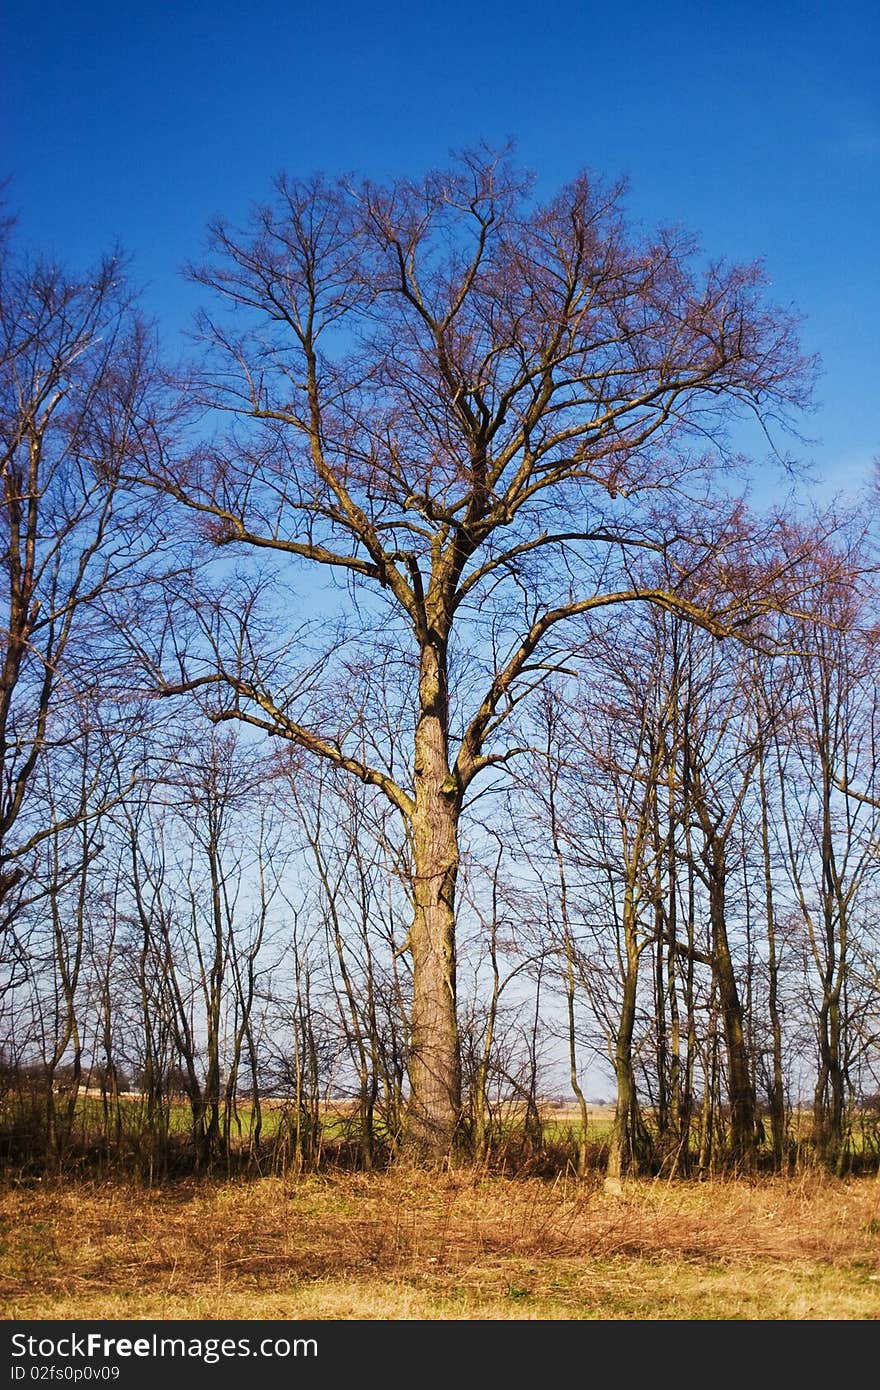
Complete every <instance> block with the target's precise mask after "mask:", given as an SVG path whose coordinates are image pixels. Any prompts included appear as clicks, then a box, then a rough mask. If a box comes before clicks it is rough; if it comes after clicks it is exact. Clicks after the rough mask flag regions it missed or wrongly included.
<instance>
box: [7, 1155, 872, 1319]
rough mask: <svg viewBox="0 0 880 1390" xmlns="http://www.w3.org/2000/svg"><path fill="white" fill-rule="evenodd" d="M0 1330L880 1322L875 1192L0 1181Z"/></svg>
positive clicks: (361, 1179)
mask: <svg viewBox="0 0 880 1390" xmlns="http://www.w3.org/2000/svg"><path fill="white" fill-rule="evenodd" d="M0 1310H2V1316H3V1318H4V1319H35V1318H36V1319H50V1318H51V1319H84V1318H93V1319H141V1318H146V1319H152V1318H161V1319H169V1318H184V1319H198V1320H204V1321H210V1320H212V1319H221V1318H229V1319H247V1320H262V1319H291V1320H294V1319H312V1318H318V1319H341V1320H353V1319H382V1320H402V1319H505V1320H510V1319H555V1320H559V1319H582V1320H597V1319H598V1320H622V1319H639V1320H645V1319H652V1320H656V1319H663V1320H691V1321H693V1320H717V1319H725V1320H732V1319H762V1320H768V1319H770V1320H791V1319H794V1320H807V1319H809V1320H825V1319H828V1320H855V1319H858V1320H866V1319H871V1320H874V1319H878V1318H880V1181H878V1180H877V1179H875V1178H860V1179H851V1180H833V1179H820V1178H818V1177H810V1178H804V1179H798V1180H791V1179H789V1180H786V1179H781V1178H778V1179H777V1178H774V1179H766V1180H761V1181H758V1182H754V1183H749V1182H745V1181H730V1182H711V1183H710V1182H707V1183H698V1182H681V1183H670V1182H633V1183H626V1184H624V1186H623V1190H622V1192H621V1193H619V1194H617V1195H615V1194H614V1193H612V1192H609V1191H606V1190H605V1188H604V1186H603V1185H602V1184H601V1183H600V1182H599V1181H597V1182H595V1183H594V1184H580V1185H579V1184H577V1183H576V1182H574V1181H573V1180H572V1179H568V1178H566V1179H562V1178H560V1179H557V1180H556V1181H553V1182H550V1181H541V1180H539V1179H536V1178H529V1179H518V1180H515V1179H500V1178H494V1179H486V1178H480V1177H478V1176H476V1175H472V1174H468V1173H467V1172H462V1173H452V1174H447V1175H444V1176H443V1177H441V1178H437V1177H434V1178H428V1177H425V1176H423V1175H406V1174H403V1173H393V1174H388V1175H382V1176H378V1175H377V1176H366V1175H363V1174H348V1175H339V1174H334V1175H331V1176H316V1177H308V1178H304V1179H302V1180H300V1181H292V1180H283V1179H280V1178H277V1179H276V1178H263V1179H258V1180H254V1181H250V1182H245V1181H241V1182H234V1183H229V1182H207V1181H206V1182H204V1183H197V1182H193V1181H189V1182H184V1183H180V1184H176V1185H170V1186H167V1187H164V1188H159V1187H156V1188H151V1189H146V1188H139V1187H137V1186H135V1185H129V1184H124V1183H106V1184H103V1185H100V1184H86V1183H82V1184H76V1183H67V1184H60V1185H58V1186H48V1185H47V1184H45V1183H41V1184H32V1185H18V1186H14V1185H11V1184H7V1185H6V1186H5V1187H2V1188H0Z"/></svg>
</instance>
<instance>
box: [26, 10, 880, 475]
mask: <svg viewBox="0 0 880 1390" xmlns="http://www.w3.org/2000/svg"><path fill="white" fill-rule="evenodd" d="M0 25H2V33H0V177H2V175H3V174H5V175H7V176H8V177H9V178H10V184H9V188H8V191H7V196H8V201H9V203H10V205H11V208H12V210H14V211H15V212H16V213H17V214H18V217H19V227H20V234H21V236H22V238H23V239H24V240H26V241H27V242H29V243H32V244H33V245H34V246H39V247H40V248H42V249H46V250H49V251H51V252H53V253H55V254H57V255H59V256H60V257H61V258H62V259H64V260H65V261H67V262H68V263H70V264H71V265H72V266H73V267H80V266H83V265H85V264H86V263H88V262H89V261H91V260H93V259H95V258H97V257H98V256H99V255H100V254H101V253H102V252H103V251H104V250H106V249H108V248H109V247H110V246H112V245H113V243H114V242H119V243H121V245H122V246H123V247H124V248H125V249H126V250H127V251H128V252H129V253H130V255H131V257H132V259H133V273H134V277H135V279H136V280H137V281H138V282H139V283H142V284H143V285H144V286H145V296H146V304H147V307H148V309H149V310H150V311H151V312H152V313H153V314H155V315H156V316H157V317H158V319H159V321H160V324H161V325H162V326H163V327H164V329H165V331H166V333H167V334H168V336H169V338H173V336H174V335H175V334H176V332H177V330H179V329H180V328H181V327H182V326H183V325H184V324H185V322H186V321H187V320H188V317H189V314H190V312H191V309H192V307H193V304H194V300H195V294H196V292H195V291H194V290H193V289H192V288H191V287H189V286H187V285H185V284H184V283H183V282H182V280H181V279H180V277H179V268H180V266H181V264H182V263H183V262H184V261H185V260H186V259H188V258H192V257H197V256H198V254H199V250H200V248H201V245H202V240H203V234H204V228H205V224H206V222H207V221H208V219H209V218H210V217H211V216H212V215H214V214H216V213H222V214H224V215H226V216H228V217H230V218H231V219H232V220H235V219H236V218H238V217H241V216H243V215H244V214H245V213H246V210H247V208H248V206H249V205H250V204H251V203H252V202H254V201H259V200H260V199H262V198H263V197H264V196H265V195H266V194H267V193H268V191H269V186H270V182H271V179H272V178H273V176H274V175H275V174H277V173H278V172H280V171H281V170H286V171H287V172H288V173H289V174H291V175H300V174H311V173H314V172H316V171H318V170H324V171H326V172H328V173H330V174H336V173H342V172H352V171H353V172H356V173H363V174H366V175H369V176H371V177H377V178H381V177H383V176H388V175H394V174H400V173H405V174H414V175H417V174H420V173H422V172H423V171H424V170H425V169H426V168H428V167H430V166H433V165H437V164H442V163H444V162H445V161H446V159H447V157H448V154H449V151H450V150H451V149H455V148H460V147H462V146H465V145H470V144H474V143H476V142H477V141H479V140H487V141H489V142H491V143H501V142H503V141H504V140H506V139H507V138H508V137H512V138H513V139H514V140H515V142H516V148H517V153H518V156H519V158H520V160H521V161H522V162H523V163H524V164H527V165H529V166H531V167H532V168H533V169H534V170H535V171H536V173H537V175H538V180H539V188H540V189H541V190H543V191H547V192H549V191H551V190H552V189H553V188H555V187H556V186H557V185H558V184H559V183H561V182H562V181H564V180H566V179H568V178H569V177H571V176H572V175H573V174H574V173H575V172H576V171H577V170H578V169H580V168H582V167H587V168H592V169H594V170H596V171H597V172H599V173H601V174H603V175H604V176H606V177H608V178H612V179H614V178H618V177H621V176H625V177H627V178H628V179H629V182H630V189H631V192H630V197H629V206H630V209H631V212H632V215H633V217H634V218H635V219H638V220H640V221H642V222H644V223H645V224H646V225H648V226H651V225H654V224H656V223H670V222H675V223H681V224H684V225H685V226H687V227H689V228H690V229H692V230H693V231H694V232H695V233H696V234H697V235H698V236H699V237H700V239H701V242H702V244H703V246H704V247H705V249H706V251H707V252H708V253H710V254H712V255H728V256H730V257H733V258H738V259H746V260H751V259H754V258H756V257H760V258H762V259H763V260H764V261H765V264H766V267H767V271H768V273H769V275H770V278H771V280H772V295H773V296H774V298H776V299H777V300H779V301H780V302H782V303H784V304H791V305H794V306H795V307H796V308H797V309H798V310H799V311H800V312H801V313H802V314H803V315H804V316H805V324H804V328H803V341H804V344H805V346H806V348H807V349H809V350H810V351H817V352H819V353H820V354H821V357H822V360H823V366H824V375H823V377H822V379H821V381H820V384H819V391H818V399H819V407H820V408H819V410H818V411H817V413H816V414H815V416H814V417H813V418H812V419H810V420H809V421H808V422H805V427H806V428H807V430H808V431H809V433H810V434H811V435H813V436H815V437H816V443H815V445H814V446H812V447H810V448H807V449H805V451H804V452H805V455H806V456H807V458H808V459H809V460H811V461H813V462H814V463H815V466H816V468H817V470H818V472H819V474H820V476H821V478H822V480H823V481H822V488H821V491H822V492H824V493H827V492H831V491H835V490H838V489H843V490H845V491H847V492H852V491H853V490H854V489H856V488H858V486H859V485H860V483H861V482H862V481H863V480H864V479H865V477H866V476H867V472H868V469H869V466H870V463H871V460H872V459H873V458H875V457H877V456H878V455H880V328H878V325H880V254H878V253H880V6H878V5H877V4H876V0H874V3H868V2H867V0H857V2H856V3H851V2H849V0H841V3H838V4H831V3H827V4H816V3H812V4H794V3H788V0H770V3H763V4H758V3H754V0H748V2H747V3H740V4H737V3H735V0H732V3H728V4H725V5H721V4H712V3H706V4H698V3H695V2H693V3H692V2H691V0H668V2H667V3H664V4H659V3H655V4H647V3H634V4H633V3H631V4H627V3H625V0H624V2H623V3H620V4H616V5H613V4H608V3H607V0H602V3H600V4H593V3H569V4H560V3H558V0H547V2H546V3H544V4H542V5H526V4H522V3H519V0H509V3H507V4H502V3H499V0H488V3H479V0H472V3H463V0H449V2H448V3H444V4H431V5H427V4H421V5H419V4H414V5H411V6H409V7H408V8H407V7H403V6H401V7H400V8H398V7H397V6H392V5H390V4H387V3H384V0H383V3H379V4H353V3H339V2H338V0H325V3H322V4H314V3H310V4H308V5H306V4H303V3H281V0H277V2H276V3H268V0H251V2H250V3H243V4H232V3H229V0H214V2H213V3H206V0H190V3H182V4H177V5H171V4H168V5H162V4H153V5H149V4H143V3H137V0H129V2H128V3H119V0H116V3H99V2H98V0H79V3H76V4H71V3H69V2H68V3H59V0H44V3H42V4H36V3H34V2H33V0H30V2H29V3H28V2H27V0H4V3H3V6H2V12H0Z"/></svg>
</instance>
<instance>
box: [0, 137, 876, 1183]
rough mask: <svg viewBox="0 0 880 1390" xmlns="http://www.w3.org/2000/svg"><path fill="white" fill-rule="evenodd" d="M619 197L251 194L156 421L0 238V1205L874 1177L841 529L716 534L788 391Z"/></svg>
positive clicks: (865, 636) (746, 526)
mask: <svg viewBox="0 0 880 1390" xmlns="http://www.w3.org/2000/svg"><path fill="white" fill-rule="evenodd" d="M622 197H623V195H622V191H621V190H620V189H617V188H608V187H605V186H603V185H602V184H601V182H599V181H596V180H593V179H591V178H588V177H587V176H581V177H579V178H578V179H577V180H575V182H573V183H572V184H571V185H570V186H569V187H567V188H565V189H563V190H561V191H560V193H559V194H558V195H557V196H556V197H554V198H553V199H551V200H550V201H549V202H545V203H543V204H539V203H537V202H536V201H535V200H534V198H533V197H532V193H531V189H530V186H529V182H528V180H527V179H526V178H525V177H524V175H523V174H522V172H521V171H519V170H517V169H516V168H515V167H514V166H512V165H511V163H510V162H509V161H508V159H507V158H506V156H504V155H498V154H496V153H493V152H491V151H478V152H476V153H470V154H465V155H463V156H462V157H460V158H459V159H458V161H457V162H456V163H455V165H454V166H453V167H452V168H450V169H449V170H445V171H439V172H436V173H432V174H429V175H428V176H426V177H425V178H424V179H422V180H421V181H420V182H418V183H417V182H412V181H409V180H398V181H397V182H396V183H395V184H394V185H392V186H389V187H386V188H379V187H376V186H374V185H372V184H369V183H366V182H361V183H359V184H353V183H345V182H340V183H337V184H332V185H331V184H328V183H326V182H324V181H322V180H315V181H313V182H311V183H309V184H295V183H293V182H291V181H289V180H285V179H281V180H279V181H278V184H277V186H276V189H275V191H274V197H273V200H272V202H270V203H268V204H266V205H265V206H264V207H262V208H258V209H257V210H256V211H255V212H254V214H253V218H252V221H251V223H250V225H249V226H248V227H247V228H245V229H243V230H241V231H236V230H234V229H230V228H228V227H227V226H225V225H223V224H218V225H216V226H215V227H214V228H213V229H212V242H211V248H212V256H213V259H212V260H211V261H210V262H209V263H208V264H207V265H205V266H202V267H199V268H195V269H194V270H193V272H192V274H193V276H194V278H195V279H196V281H197V282H198V283H200V284H201V285H203V286H204V287H205V288H206V290H209V291H210V292H212V294H213V296H214V301H215V304H216V306H217V308H216V312H214V313H213V314H209V313H208V312H206V313H205V315H204V316H203V318H202V320H201V325H200V327H201V339H202V347H201V351H200V355H199V356H198V358H197V359H195V360H193V361H190V362H188V363H186V364H184V365H180V366H177V367H175V368H174V369H173V370H172V369H171V367H170V366H169V365H168V364H167V363H163V362H162V361H161V360H160V356H159V352H158V348H157V344H156V335H155V333H154V332H153V330H151V329H150V328H148V327H147V326H146V325H145V324H144V323H143V321H142V320H141V318H140V317H139V315H138V310H137V305H136V303H135V302H134V300H133V298H132V297H131V295H130V293H129V291H128V290H127V289H126V285H125V278H124V274H123V267H121V266H120V264H119V262H118V261H108V262H107V263H106V264H105V265H104V266H102V267H101V268H100V269H99V270H98V271H96V272H95V273H94V274H92V275H91V276H88V277H85V278H84V279H75V278H73V277H71V276H70V275H69V274H67V273H66V272H64V271H63V270H61V269H59V268H57V267H54V266H50V265H47V264H46V263H45V262H43V261H40V260H39V259H31V258H29V257H28V256H27V255H26V254H23V253H22V252H21V251H20V249H19V248H18V246H17V244H16V241H15V232H14V228H12V227H8V228H7V229H6V230H5V233H4V237H3V256H2V271H0V277H2V278H0V373H2V382H0V391H2V395H0V431H2V433H0V450H2V502H0V525H2V570H0V607H2V619H0V625H2V666H0V958H2V966H3V976H2V988H3V1005H4V1019H5V1023H4V1025H3V1041H2V1047H3V1076H4V1085H5V1088H6V1090H5V1102H4V1104H5V1106H6V1110H5V1112H4V1114H5V1119H4V1126H5V1127H4V1136H5V1137H4V1140H3V1142H4V1145H5V1148H4V1153H5V1154H6V1157H7V1160H8V1161H10V1162H13V1161H14V1162H17V1163H24V1164H34V1163H36V1164H39V1163H42V1162H57V1161H60V1160H61V1159H62V1158H63V1157H64V1156H65V1155H67V1156H69V1155H71V1154H73V1153H74V1152H82V1151H84V1150H83V1145H84V1144H85V1145H86V1148H89V1149H90V1151H91V1152H93V1153H94V1154H98V1155H102V1156H103V1157H104V1159H106V1160H107V1161H108V1162H109V1161H111V1160H112V1161H117V1160H118V1159H120V1158H121V1157H124V1156H125V1155H128V1156H129V1157H130V1158H131V1161H132V1162H136V1163H137V1164H138V1165H140V1166H143V1165H147V1167H149V1168H150V1169H151V1170H154V1169H155V1166H156V1165H157V1164H158V1165H159V1168H160V1170H164V1169H166V1168H167V1167H168V1165H169V1163H171V1162H172V1161H179V1160H180V1156H181V1153H185V1155H186V1156H187V1159H186V1161H189V1162H194V1163H195V1164H196V1165H197V1166H199V1167H202V1168H204V1167H208V1166H211V1165H212V1164H214V1163H216V1162H219V1161H223V1162H232V1161H234V1160H235V1161H238V1156H244V1157H245V1158H246V1159H247V1161H252V1162H256V1163H259V1164H261V1165H262V1164H265V1163H266V1162H268V1161H276V1159H277V1161H279V1162H287V1161H293V1162H296V1163H299V1164H310V1163H315V1162H318V1161H320V1158H321V1156H322V1155H323V1154H325V1153H326V1152H327V1146H328V1144H329V1142H330V1141H329V1139H328V1131H327V1128H326V1126H325V1125H324V1124H323V1118H324V1110H323V1106H324V1103H325V1102H326V1100H327V1098H328V1097H331V1096H332V1097H335V1098H337V1099H338V1098H339V1097H343V1096H344V1097H346V1098H347V1100H348V1101H349V1106H348V1108H347V1109H346V1111H345V1130H346V1139H345V1145H346V1152H347V1153H349V1154H350V1155H351V1156H352V1159H353V1161H357V1162H359V1163H363V1164H366V1165H372V1164H376V1163H379V1162H384V1161H387V1159H388V1158H389V1157H391V1156H399V1157H400V1158H401V1159H403V1160H406V1161H418V1162H429V1163H436V1162H446V1161H448V1160H449V1159H450V1157H451V1156H452V1155H453V1154H454V1153H457V1152H465V1153H467V1154H468V1155H470V1156H471V1157H474V1156H476V1157H479V1158H483V1159H487V1160H488V1159H489V1158H490V1157H492V1156H493V1155H496V1156H497V1154H498V1153H499V1149H500V1147H503V1145H505V1144H508V1145H509V1144H510V1143H511V1142H512V1135H513V1134H514V1133H516V1134H517V1135H519V1138H520V1140H521V1142H522V1143H523V1144H524V1145H526V1147H527V1149H528V1150H529V1152H531V1153H533V1154H536V1153H538V1152H540V1151H541V1149H542V1147H543V1146H545V1145H546V1131H545V1128H544V1119H545V1117H544V1115H543V1113H542V1103H543V1101H544V1100H545V1099H546V1098H547V1096H548V1095H549V1094H560V1093H562V1092H563V1091H567V1092H568V1094H569V1098H571V1099H573V1101H574V1103H575V1105H576V1107H577V1108H578V1111H579V1117H580V1121H581V1123H580V1124H579V1125H578V1126H576V1127H575V1130H574V1131H573V1136H574V1137H573V1139H572V1143H573V1144H574V1148H573V1149H572V1155H570V1157H571V1161H573V1162H575V1163H576V1164H577V1166H578V1167H579V1169H580V1170H581V1171H584V1170H585V1168H586V1166H587V1164H588V1162H589V1161H590V1148H589V1144H590V1133H591V1131H590V1128H589V1126H588V1124H587V1120H588V1112H589V1102H588V1097H589V1095H590V1093H591V1091H596V1090H600V1089H601V1090H606V1089H609V1088H611V1089H612V1090H613V1095H614V1099H615V1117H614V1126H613V1131H612V1134H611V1138H610V1141H609V1142H608V1144H607V1145H606V1148H605V1150H604V1151H603V1161H605V1162H607V1165H608V1169H609V1172H610V1173H611V1174H612V1175H619V1174H621V1173H623V1172H628V1171H637V1172H638V1171H646V1172H653V1171H661V1170H662V1171H669V1172H676V1173H687V1172H690V1171H694V1170H696V1169H699V1170H700V1171H710V1170H712V1169H713V1168H720V1167H732V1168H736V1169H738V1170H746V1171H748V1170H752V1169H754V1168H756V1167H757V1166H758V1165H760V1164H762V1163H766V1164H768V1165H770V1166H772V1167H775V1168H776V1169H781V1168H782V1167H783V1166H784V1165H786V1164H787V1163H789V1162H790V1161H791V1158H792V1154H793V1153H794V1152H801V1153H804V1152H806V1150H805V1148H804V1147H803V1146H804V1144H808V1145H809V1152H810V1153H811V1154H813V1155H814V1156H815V1157H816V1158H817V1159H818V1160H819V1161H821V1162H823V1163H825V1164H830V1165H832V1166H837V1167H845V1166H846V1165H849V1164H853V1163H856V1162H866V1161H873V1162H876V1161H877V1157H878V1136H877V1133H876V1125H877V1115H876V1113H875V1109H872V1105H874V1098H875V1097H876V1095H877V1093H878V1091H880V1081H878V1076H877V1068H878V1065H880V1054H878V1047H877V1040H878V1022H880V1017H878V1016H880V993H878V972H880V964H878V962H880V936H878V931H880V928H878V922H877V913H876V903H877V901H878V899H877V891H876V883H875V872H876V870H877V869H878V867H880V851H878V837H877V828H878V827H877V817H878V800H877V797H878V791H877V778H876V749H875V738H876V734H877V712H876V691H877V669H876V653H875V647H876V641H875V638H876V624H877V604H876V590H875V587H874V581H873V577H874V573H875V568H876V565H875V554H874V551H873V549H872V537H871V530H870V526H869V525H868V524H866V523H865V522H864V520H863V519H860V518H858V517H856V516H852V515H850V516H848V517H847V516H841V515H840V514H837V515H832V514H830V513H825V514H821V515H820V514H819V512H818V511H816V510H813V511H810V510H809V508H808V507H806V506H805V505H803V504H801V505H795V503H792V504H791V505H790V506H789V507H788V508H787V509H786V508H782V507H778V506H774V507H767V508H765V509H764V510H763V511H762V512H761V513H760V514H759V513H755V512H752V511H750V510H749V509H748V507H747V506H746V503H745V501H744V500H743V498H742V496H740V495H739V494H740V490H741V488H742V486H743V478H742V474H741V471H740V470H741V466H742V465H741V460H739V459H738V457H737V454H736V450H735V448H734V445H733V443H732V442H731V440H732V439H734V440H735V439H736V438H738V436H737V435H736V433H735V432H734V434H733V435H731V430H734V431H735V430H736V429H737V428H740V427H739V425H738V424H737V421H738V420H739V419H740V418H741V416H742V415H743V413H745V414H746V415H749V416H751V417H753V418H757V420H758V421H759V422H760V424H761V426H762V428H763V429H764V430H767V431H771V432H772V433H773V438H774V442H775V447H777V451H778V447H779V439H780V438H782V437H784V436H781V435H780V434H779V431H780V430H781V429H783V427H785V426H786V425H788V426H789V427H793V426H795V425H796V424H797V418H798V414H797V413H798V411H799V410H800V409H801V408H802V407H803V406H804V405H806V404H807V403H808V401H809V391H810V378H811V374H812V370H813V364H811V363H809V362H806V361H804V360H803V358H802V357H801V355H800V353H799V350H798V347H797V342H796V336H795V329H794V325H793V322H792V321H791V319H790V317H789V316H788V315H787V314H785V313H783V312H782V311H780V310H778V309H776V308H774V307H773V306H771V305H768V304H767V303H766V302H765V300H764V289H763V284H762V281H761V276H760V273H759V272H758V271H757V270H756V269H755V268H751V267H738V266H733V267H730V266H726V265H724V264H723V263H716V264H709V263H706V262H705V261H704V260H703V258H702V257H701V255H700V254H699V253H698V251H697V249H696V248H695V247H694V246H693V245H692V244H691V243H690V242H688V241H687V240H686V239H685V238H683V237H682V236H680V235H679V234H675V235H673V234H662V235H658V236H657V237H655V238H653V239H638V238H636V237H634V236H633V235H632V234H631V233H630V232H629V230H628V228H627V226H626V222H625V218H624V213H623V202H622ZM224 306H225V309H226V310H228V311H229V312H224ZM783 471H784V470H783ZM181 1097H182V1098H184V1104H185V1105H186V1107H187V1109H188V1113H189V1123H188V1126H187V1133H186V1143H185V1144H182V1141H181V1138H180V1135H179V1134H178V1133H177V1126H178V1125H179V1116H180V1100H181ZM270 1101H271V1120H269V1119H268V1118H267V1117H268V1111H267V1105H268V1103H269V1102H270ZM804 1114H806V1116H807V1117H808V1120H809V1124H808V1126H805V1122H804ZM514 1118H515V1120H516V1126H518V1128H516V1127H514V1128H512V1125H513V1121H514ZM86 1136H91V1138H90V1139H89V1140H88V1143H86ZM797 1146H800V1148H798V1147H797Z"/></svg>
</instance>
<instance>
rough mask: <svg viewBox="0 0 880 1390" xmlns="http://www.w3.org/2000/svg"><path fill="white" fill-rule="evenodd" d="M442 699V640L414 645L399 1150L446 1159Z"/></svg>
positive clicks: (452, 1133) (453, 792)
mask: <svg viewBox="0 0 880 1390" xmlns="http://www.w3.org/2000/svg"><path fill="white" fill-rule="evenodd" d="M448 725H449V699H448V691H447V681H446V647H445V642H442V641H440V640H432V641H429V642H427V643H426V644H425V646H424V647H423V648H422V652H421V660H420V671H419V718H418V722H417V725H416V733H415V762H414V770H415V798H414V807H413V811H412V817H411V833H412V848H413V866H414V884H413V923H412V928H411V931H410V955H411V960H412V972H413V973H412V980H413V999H412V1017H411V1022H410V1045H409V1081H410V1096H409V1102H408V1106H407V1112H406V1121H405V1132H404V1140H403V1146H402V1155H403V1157H405V1158H411V1159H415V1160H418V1161H419V1162H443V1161H444V1160H448V1158H449V1157H450V1155H451V1151H452V1148H453V1145H454V1142H455V1140H456V1136H457V1133H458V1130H459V1124H460V1118H461V1064H460V1056H459V1040H458V1018H457V1012H456V961H455V888H456V880H457V877H458V867H459V816H460V811H461V797H460V793H459V790H458V786H457V783H456V779H455V778H454V777H453V776H452V774H451V772H450V768H449V742H448Z"/></svg>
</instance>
